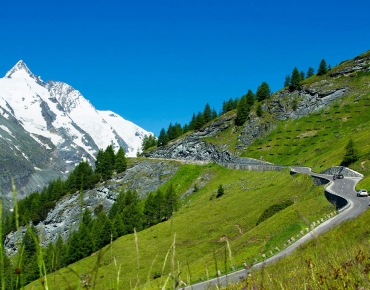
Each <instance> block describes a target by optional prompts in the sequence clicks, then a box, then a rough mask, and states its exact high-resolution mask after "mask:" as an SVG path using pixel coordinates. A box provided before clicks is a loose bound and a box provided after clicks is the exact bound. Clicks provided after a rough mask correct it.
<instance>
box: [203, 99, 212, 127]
mask: <svg viewBox="0 0 370 290" xmlns="http://www.w3.org/2000/svg"><path fill="white" fill-rule="evenodd" d="M211 120H212V110H211V107H210V105H209V104H208V103H207V104H206V105H205V107H204V110H203V121H204V124H207V123H208V122H209V121H211Z"/></svg>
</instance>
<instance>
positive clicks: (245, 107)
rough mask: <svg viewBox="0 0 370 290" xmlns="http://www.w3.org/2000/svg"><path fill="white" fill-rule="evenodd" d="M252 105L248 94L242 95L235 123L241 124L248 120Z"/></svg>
mask: <svg viewBox="0 0 370 290" xmlns="http://www.w3.org/2000/svg"><path fill="white" fill-rule="evenodd" d="M250 109H251V107H250V105H249V104H248V103H247V96H242V97H241V99H240V102H239V105H238V110H237V113H236V118H235V125H237V126H241V125H243V124H244V122H245V121H246V120H247V118H248V115H249V112H250Z"/></svg>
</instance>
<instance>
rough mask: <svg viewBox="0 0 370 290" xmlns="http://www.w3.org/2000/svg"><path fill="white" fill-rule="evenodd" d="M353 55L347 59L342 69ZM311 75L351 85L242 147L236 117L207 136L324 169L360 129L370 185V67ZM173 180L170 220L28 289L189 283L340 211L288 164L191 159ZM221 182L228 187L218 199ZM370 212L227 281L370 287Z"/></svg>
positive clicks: (326, 83) (254, 153) (318, 81)
mask: <svg viewBox="0 0 370 290" xmlns="http://www.w3.org/2000/svg"><path fill="white" fill-rule="evenodd" d="M368 53H370V52H367V53H366V54H365V55H367V54H368ZM352 63H353V61H346V62H344V63H342V64H340V65H339V66H337V67H335V68H333V71H335V70H340V69H342V68H343V67H345V66H348V65H349V64H352ZM308 84H310V85H313V86H317V87H320V88H323V89H328V90H330V89H333V88H339V87H350V88H351V90H350V92H349V93H348V94H347V95H346V96H345V97H343V98H341V99H340V100H337V101H335V102H334V103H333V104H332V105H331V106H328V107H326V108H324V109H322V110H321V111H318V112H315V113H314V114H310V115H307V116H305V117H303V118H300V119H295V120H287V121H279V122H277V121H275V120H273V118H272V116H270V115H268V114H265V115H264V118H262V119H263V120H264V121H273V122H274V124H276V128H275V129H274V130H272V131H271V132H270V133H269V134H268V135H267V136H266V137H265V138H261V139H259V140H256V141H255V142H254V143H252V144H251V145H250V146H248V147H247V148H246V149H245V147H244V149H243V150H242V151H240V150H239V149H237V147H238V145H240V143H239V141H238V140H237V136H238V132H237V130H238V128H237V127H234V126H230V127H228V129H226V130H224V131H222V132H219V133H218V134H216V135H215V136H213V137H206V138H204V139H205V140H206V141H207V142H210V143H212V144H215V145H217V146H219V147H223V148H227V149H228V150H230V151H231V152H235V153H237V154H239V153H242V156H246V157H254V158H257V159H260V158H261V159H264V160H267V161H270V162H273V163H276V164H282V165H293V164H297V165H305V166H311V167H313V170H314V171H316V172H319V171H321V170H323V169H326V168H328V167H330V166H332V165H339V164H340V162H341V160H342V158H343V155H344V147H345V145H346V144H347V142H348V140H349V138H352V139H353V140H354V143H355V146H356V148H357V149H358V151H359V154H360V159H359V161H358V162H356V163H355V164H353V166H351V168H353V169H355V170H357V171H359V172H362V173H363V174H364V175H365V178H364V179H363V180H362V181H361V182H360V183H359V184H358V189H359V188H367V189H368V190H369V189H370V147H369V146H370V144H369V137H368V136H369V133H370V132H369V128H370V126H369V125H370V124H369V122H370V121H369V119H368V116H369V115H370V93H369V89H368V88H369V86H370V75H369V74H368V73H353V74H352V76H351V77H338V78H336V79H335V80H334V79H330V78H329V76H327V75H326V76H322V77H317V76H314V77H312V78H309V79H307V80H305V81H304V85H308ZM229 114H235V111H234V112H229ZM240 147H241V146H240ZM141 160H145V161H147V159H135V158H132V159H128V165H129V167H130V166H133V165H134V164H135V163H137V162H140V161H141ZM170 184H172V186H174V188H175V190H176V192H177V194H178V195H179V197H181V202H182V207H181V209H180V210H179V211H178V212H176V213H175V214H174V215H173V217H172V218H171V219H170V220H168V221H166V222H163V223H160V224H158V225H156V226H154V227H152V228H149V229H147V230H144V231H142V232H138V233H135V234H132V235H127V236H123V237H121V238H119V239H118V240H116V241H115V242H113V243H111V244H110V245H108V246H106V247H105V248H103V249H102V250H101V251H99V252H97V253H94V254H93V255H92V256H90V257H87V258H85V259H83V260H81V261H79V262H77V263H75V264H72V265H70V266H69V267H67V268H63V269H61V270H59V271H57V272H55V273H52V274H49V275H48V276H47V279H46V280H45V279H44V278H42V279H40V280H39V281H34V282H33V283H31V284H30V285H28V286H27V287H25V288H26V289H46V288H47V289H81V288H84V287H85V288H94V289H168V288H171V289H176V288H177V287H180V286H182V285H184V284H183V283H186V284H189V283H194V282H197V281H202V280H206V279H208V278H210V277H215V276H216V273H217V271H220V272H221V273H222V274H224V273H226V272H230V271H231V268H232V267H233V268H241V267H242V265H243V264H244V263H246V264H247V265H250V264H252V263H254V262H255V261H261V260H262V259H264V257H269V256H271V255H272V254H274V253H276V252H277V251H279V249H282V248H284V245H285V246H286V245H287V244H288V240H292V238H294V239H297V238H299V236H300V235H301V231H303V232H304V231H305V229H306V228H307V227H309V224H310V223H311V222H314V221H318V220H319V219H321V218H323V217H324V216H326V215H327V214H328V213H332V212H333V210H334V207H333V206H332V205H331V204H329V203H328V202H327V200H326V198H325V196H324V194H323V188H322V187H315V186H313V183H312V180H311V178H310V177H309V176H305V175H301V174H298V175H294V176H290V175H289V172H288V170H283V171H281V172H274V171H271V172H250V171H240V170H231V169H226V168H224V167H221V166H219V165H216V164H208V165H204V166H198V165H183V166H181V168H180V169H179V170H178V171H177V173H176V174H175V175H174V176H173V177H172V178H171V179H170V180H169V181H168V182H166V183H165V184H164V185H162V187H161V190H163V191H165V190H166V189H167V187H168V186H169V185H170ZM220 185H222V187H223V188H224V192H225V194H224V195H223V196H221V197H220V198H216V195H217V189H218V187H219V186H220ZM195 188H196V189H197V190H195ZM282 200H292V201H293V202H294V204H293V205H291V206H289V207H287V208H285V209H284V210H281V211H279V212H277V213H276V214H274V215H273V216H271V217H269V218H268V219H266V220H265V221H264V222H262V223H260V224H259V225H258V226H256V222H257V220H258V219H259V217H260V216H261V215H262V214H263V212H264V211H265V210H266V209H267V208H269V207H270V206H272V205H274V204H277V203H279V202H281V201H282ZM0 216H1V215H0ZM369 220H370V213H369V212H365V213H364V214H363V215H362V216H360V217H359V218H356V219H354V220H352V221H347V222H345V223H343V224H341V225H340V226H338V227H337V228H335V229H334V230H332V231H330V232H328V233H326V234H324V235H322V236H320V237H319V238H318V239H315V240H314V241H311V242H309V243H307V244H305V245H303V246H301V247H300V248H299V249H298V250H297V251H295V253H293V255H292V256H289V257H286V258H284V259H283V260H280V261H279V262H278V263H276V264H274V265H271V266H268V267H265V268H263V269H262V270H261V271H253V272H252V273H251V275H250V276H249V277H248V279H247V280H246V281H244V282H242V283H241V284H237V285H234V286H231V287H228V289H343V288H346V287H347V288H348V289H360V287H363V289H367V288H369V287H370V282H369V280H370V279H369V273H370V262H369V261H370V256H369V254H368V253H369V251H368V249H369V246H370V244H369V239H368V237H369V231H368V230H367V225H368V223H369ZM2 250H3V249H2V247H1V251H2ZM1 251H0V255H1ZM39 253H40V254H39V256H40V259H39V264H38V267H39V268H40V273H41V276H43V274H42V273H43V272H42V269H43V267H42V252H41V251H40V252H39ZM1 257H2V256H1ZM18 257H19V256H18ZM14 259H17V257H14ZM19 261H20V262H21V261H22V255H20V260H19ZM1 265H3V263H2V264H1ZM0 270H1V271H3V268H0ZM2 273H3V272H2ZM1 275H2V277H3V274H1ZM41 280H42V281H44V282H43V284H42V283H40V281H41Z"/></svg>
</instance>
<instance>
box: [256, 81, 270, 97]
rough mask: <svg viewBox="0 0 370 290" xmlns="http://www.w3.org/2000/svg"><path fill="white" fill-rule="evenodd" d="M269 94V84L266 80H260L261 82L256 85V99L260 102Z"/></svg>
mask: <svg viewBox="0 0 370 290" xmlns="http://www.w3.org/2000/svg"><path fill="white" fill-rule="evenodd" d="M270 95H271V90H270V87H269V85H268V84H267V83H266V82H262V84H261V85H260V86H259V87H258V89H257V93H256V97H257V101H258V102H261V101H263V100H265V99H267V98H269V97H270Z"/></svg>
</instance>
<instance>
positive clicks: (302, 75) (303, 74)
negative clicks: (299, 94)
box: [299, 70, 305, 81]
mask: <svg viewBox="0 0 370 290" xmlns="http://www.w3.org/2000/svg"><path fill="white" fill-rule="evenodd" d="M299 74H300V76H301V81H303V80H304V77H305V73H304V71H303V70H302V71H301V72H300V73H299Z"/></svg>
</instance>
